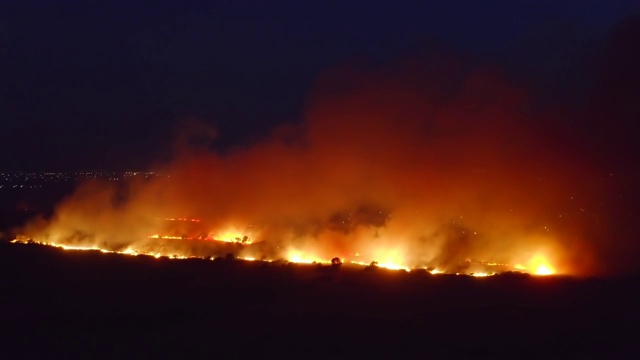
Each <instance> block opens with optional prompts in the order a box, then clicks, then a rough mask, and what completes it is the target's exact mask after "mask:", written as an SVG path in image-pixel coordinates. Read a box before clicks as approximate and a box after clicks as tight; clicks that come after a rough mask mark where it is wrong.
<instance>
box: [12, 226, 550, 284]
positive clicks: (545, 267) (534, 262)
mask: <svg viewBox="0 0 640 360" xmlns="http://www.w3.org/2000/svg"><path fill="white" fill-rule="evenodd" d="M148 238H150V239H188V238H185V237H178V236H161V235H159V234H154V235H150V236H148ZM238 238H239V233H236V232H231V231H229V232H225V233H222V235H221V236H219V237H217V238H215V240H217V241H222V242H234V243H237V242H238V241H237V239H238ZM200 240H203V239H200ZM204 240H209V239H204ZM11 243H24V244H27V243H36V244H40V245H47V246H52V247H56V248H60V249H63V250H76V251H100V252H102V253H114V254H122V255H130V256H139V255H146V256H153V257H155V258H160V257H166V258H170V259H189V258H203V259H211V257H209V256H187V255H184V254H180V253H172V252H170V251H166V250H161V251H158V250H157V249H162V247H158V248H153V247H152V249H153V250H150V249H146V250H145V249H143V248H142V247H140V248H138V247H134V246H129V247H126V248H124V249H122V250H112V249H105V248H101V247H99V246H80V245H69V244H61V243H55V242H47V241H37V240H33V239H29V238H27V237H23V236H19V237H17V238H16V239H14V240H12V241H11ZM240 243H242V242H240ZM245 244H247V245H248V244H251V242H245ZM380 253H381V254H382V253H383V252H380ZM356 254H357V255H354V257H357V258H358V260H355V259H347V261H346V263H347V264H351V265H357V266H367V267H369V266H370V267H379V268H384V269H389V270H398V271H411V270H413V269H424V270H427V271H428V272H429V273H431V274H433V275H438V274H446V273H447V272H446V271H444V270H442V269H438V268H426V267H410V266H407V265H405V264H404V263H403V262H402V261H401V259H400V258H399V256H398V253H397V252H390V254H391V255H390V256H389V257H387V258H396V259H398V260H397V261H381V262H379V261H376V260H372V261H371V262H365V261H362V260H360V259H362V254H360V253H356ZM236 258H237V259H240V260H246V261H265V262H271V261H273V259H267V258H264V257H263V258H261V259H258V258H256V257H255V256H246V257H243V256H236ZM285 260H286V261H288V262H291V263H299V264H312V263H316V264H330V263H332V261H331V260H330V259H324V258H322V257H319V256H314V255H313V254H311V253H308V252H304V251H300V250H295V249H290V250H288V251H287V252H286V256H285ZM474 264H475V266H476V268H475V269H479V267H478V265H477V264H481V265H483V266H485V267H484V268H485V269H488V270H491V269H496V268H502V269H513V270H518V271H522V272H526V273H531V274H532V275H541V276H543V275H553V274H555V273H556V270H555V269H554V267H553V266H552V265H550V262H549V260H548V259H547V258H546V257H544V256H543V255H541V254H537V255H535V256H534V257H532V259H531V260H530V261H529V264H530V266H529V267H525V266H524V265H522V264H516V265H515V266H509V265H508V264H505V263H494V262H487V263H482V262H475V263H474ZM530 269H531V270H530ZM455 274H456V275H469V276H473V277H488V276H493V275H497V274H499V272H498V271H473V272H466V273H465V272H455Z"/></svg>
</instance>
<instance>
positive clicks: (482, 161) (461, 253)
mask: <svg viewBox="0 0 640 360" xmlns="http://www.w3.org/2000/svg"><path fill="white" fill-rule="evenodd" d="M422 70H423V69H422V68H421V67H420V66H418V67H415V66H414V67H411V68H402V69H400V70H394V71H387V72H370V73H367V72H361V73H358V74H354V73H353V72H348V71H347V72H346V74H345V72H337V73H336V74H334V75H327V76H325V77H323V78H322V79H320V80H319V81H318V84H317V86H316V87H315V89H314V91H313V93H312V95H311V98H310V102H309V106H308V107H307V109H306V111H305V120H304V122H303V123H302V124H299V125H295V126H286V127H281V128H278V129H276V130H275V131H274V132H273V133H272V134H271V135H270V136H269V137H268V138H267V139H266V140H263V141H261V142H259V143H256V144H253V145H252V146H249V147H245V148H241V149H237V150H235V151H231V152H229V153H227V154H224V155H221V154H217V153H213V152H211V151H206V150H201V149H193V148H186V149H182V150H183V151H181V152H180V154H179V155H177V156H176V158H175V159H174V160H173V161H171V162H170V163H168V164H164V165H162V166H161V167H160V168H159V170H160V171H161V173H162V174H167V176H160V177H156V178H153V179H150V180H145V181H142V180H141V181H136V180H133V181H132V182H129V183H126V184H108V183H102V182H90V183H86V184H84V185H82V186H80V188H79V189H78V190H77V191H76V192H75V193H74V194H73V195H72V196H70V197H69V198H67V199H65V200H64V201H62V202H61V203H60V204H59V205H58V207H57V211H56V213H55V216H54V217H53V218H52V219H50V221H44V220H40V221H33V222H31V223H30V224H28V225H27V226H26V227H25V229H24V232H25V233H26V234H28V235H29V236H31V237H33V238H35V239H47V241H50V242H58V243H60V242H62V243H67V244H75V245H86V246H94V245H96V246H100V247H110V248H128V247H130V245H131V244H136V245H137V246H141V247H146V248H153V247H154V246H159V245H154V244H155V243H154V240H155V239H153V238H149V236H150V235H152V234H158V229H157V227H158V220H157V219H158V218H160V219H165V218H178V217H187V218H198V219H201V220H202V222H201V223H202V224H206V226H208V231H209V232H210V233H211V234H216V233H219V234H224V233H225V232H232V233H234V234H243V235H247V236H249V237H250V238H251V239H253V240H254V241H257V242H259V241H261V243H260V244H262V245H261V246H260V247H254V248H252V247H247V250H246V254H245V255H246V256H251V257H255V258H261V257H268V258H274V259H275V258H278V257H287V256H289V257H291V256H290V255H291V254H295V256H296V259H300V260H305V259H316V258H317V259H325V260H329V259H331V258H332V257H334V256H340V257H343V258H345V257H346V258H352V259H353V260H354V261H355V260H357V258H356V257H354V256H355V255H354V254H355V253H358V254H359V256H360V257H361V258H362V261H364V262H366V263H368V262H369V261H372V260H375V261H378V262H379V263H380V264H384V263H391V264H402V265H403V266H407V267H413V266H425V267H427V266H429V267H432V268H436V269H439V270H444V271H456V268H457V267H458V266H459V264H460V263H463V262H465V261H467V260H474V259H477V260H480V261H484V262H495V263H508V264H513V265H515V264H518V266H520V267H521V268H523V269H525V268H526V269H528V270H530V271H532V272H535V271H538V270H539V271H540V272H542V273H547V272H550V271H553V272H558V273H568V274H589V273H594V272H598V271H601V270H600V269H598V266H601V265H602V264H599V263H598V259H597V257H594V253H595V251H594V250H595V249H594V247H593V246H592V245H591V244H592V240H591V239H590V238H589V236H591V234H592V232H593V231H594V226H593V225H592V224H591V218H590V217H589V216H590V213H589V212H588V211H589V210H586V212H585V210H584V209H585V208H586V209H589V208H590V204H592V203H593V202H594V201H595V200H594V196H596V195H594V194H593V193H592V192H591V188H590V186H589V164H588V163H585V162H584V161H582V162H581V161H576V160H575V159H574V158H571V157H570V156H568V155H567V154H566V153H563V152H562V151H560V150H559V149H561V148H562V147H561V146H557V147H556V146H555V144H556V142H555V140H550V138H551V135H553V134H551V132H553V130H552V129H551V130H550V129H548V128H546V127H545V126H542V125H541V124H542V123H544V122H543V118H544V115H535V116H534V115H532V113H533V112H532V111H531V109H530V106H529V103H528V100H527V96H526V94H525V93H524V92H523V91H521V90H519V89H517V88H515V87H513V86H510V85H509V84H508V83H507V82H506V81H502V80H501V79H500V77H499V76H496V75H493V74H491V73H490V72H486V71H476V72H474V73H472V74H470V75H468V76H465V78H464V80H461V81H459V79H455V78H453V77H452V78H451V80H450V83H448V81H447V79H446V77H445V78H444V79H443V78H439V79H432V78H431V77H430V76H427V75H425V76H417V75H420V74H423V73H425V72H422ZM426 73H427V74H432V75H433V74H436V73H433V72H431V73H430V72H428V71H427V72H426ZM434 76H435V75H434ZM441 77H442V75H441ZM168 175H170V176H168ZM189 244H192V242H190V243H189ZM190 246H191V245H189V246H186V247H185V245H183V244H180V242H179V241H176V242H174V243H171V244H169V243H168V242H164V243H162V247H163V248H162V249H153V251H151V252H155V250H158V251H160V250H162V251H168V248H171V247H175V248H176V249H178V250H175V249H173V250H175V251H178V252H179V253H181V254H189V253H191V252H193V251H195V250H193V249H192V248H191V247H190ZM256 249H259V250H256ZM256 252H258V253H256ZM360 254H361V255H360ZM477 271H478V272H480V273H482V270H481V269H479V270H477Z"/></svg>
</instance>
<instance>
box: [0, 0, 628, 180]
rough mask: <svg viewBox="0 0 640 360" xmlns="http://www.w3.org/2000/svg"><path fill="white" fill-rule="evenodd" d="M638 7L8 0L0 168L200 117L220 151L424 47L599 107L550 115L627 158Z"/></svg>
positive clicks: (140, 138) (163, 131) (148, 137)
mask: <svg viewBox="0 0 640 360" xmlns="http://www.w3.org/2000/svg"><path fill="white" fill-rule="evenodd" d="M639 9H640V5H639V4H638V3H637V2H635V1H536V2H534V1H503V2H495V1H491V2H489V1H482V2H481V1H437V2H434V1H351V0H350V1H203V2H193V1H184V2H183V1H153V2H150V1H136V2H132V1H2V4H0V80H1V83H2V86H1V87H0V91H1V93H0V126H1V127H0V129H1V130H0V170H5V171H6V170H75V169H113V170H125V169H144V168H148V167H149V166H151V165H153V164H154V163H155V162H156V161H157V160H158V159H162V158H163V157H166V156H167V155H168V154H170V151H171V150H170V149H171V148H172V144H173V143H175V140H176V133H178V132H179V128H180V126H181V124H184V123H185V121H186V122H188V121H193V119H198V120H199V121H204V122H205V123H209V124H212V125H214V126H215V127H216V128H217V129H218V138H217V141H216V142H215V143H214V145H213V150H214V151H226V150H228V149H230V148H233V147H236V146H243V145H246V144H251V143H252V142H255V141H257V140H259V139H261V138H262V137H264V136H266V134H268V133H269V131H270V129H272V128H274V126H275V125H277V124H282V123H297V122H300V121H301V118H302V117H303V114H304V109H305V104H306V101H307V99H308V97H309V94H310V92H311V91H312V90H313V88H314V84H316V82H317V80H318V78H321V77H322V76H323V74H325V73H327V72H331V71H333V70H334V69H336V68H340V67H342V66H345V64H346V66H352V67H353V66H355V67H358V66H369V67H371V66H372V67H375V66H384V64H387V63H388V62H390V61H393V59H397V58H404V59H412V58H422V57H425V56H426V57H429V56H430V55H432V54H433V53H438V54H442V53H446V54H448V55H450V56H452V57H455V58H456V59H460V60H461V61H462V62H463V63H465V64H468V65H469V66H472V67H473V66H475V67H477V66H487V67H490V68H492V69H496V71H499V72H501V73H504V74H506V77H507V78H508V79H510V81H512V82H513V83H515V84H517V85H518V86H521V87H523V88H526V89H527V90H528V91H529V92H530V93H531V94H532V98H533V103H534V104H536V106H539V107H540V108H557V109H558V111H557V113H559V114H564V113H571V114H598V113H599V114H601V115H602V114H605V115H606V116H600V117H593V119H592V118H590V117H589V116H586V115H585V116H573V117H567V118H563V117H560V118H561V119H560V120H558V121H564V122H566V123H565V124H563V126H565V127H567V128H570V129H575V132H577V133H579V134H582V135H581V136H583V138H584V139H585V141H586V142H587V143H588V144H589V146H591V145H593V146H595V147H596V148H598V147H600V148H602V149H607V150H606V151H611V153H610V157H611V158H614V157H618V158H619V156H620V155H621V154H625V155H624V159H623V160H620V161H621V162H628V161H631V160H633V161H635V159H637V154H638V150H637V149H638V147H637V146H636V145H634V144H635V137H636V135H634V132H633V129H634V123H635V121H636V120H637V115H638V108H637V104H638V94H639V92H638V83H637V82H635V81H636V80H637V79H638V70H637V64H638V62H634V59H636V60H637V59H638V48H639V43H638V39H640V35H639V34H640V32H638V30H639V28H640V27H639V24H640V22H639V19H638V14H639ZM360 64H365V65H360ZM380 64H382V65H380ZM634 104H635V105H634ZM603 118H607V120H606V121H604V120H602V119H603ZM611 124H614V125H611ZM612 143H613V144H612ZM605 144H609V145H611V144H612V145H611V146H609V145H605ZM611 147H613V148H614V149H613V150H611V149H610V148H611ZM603 151H604V150H603ZM606 151H605V152H606ZM605 157H606V156H605Z"/></svg>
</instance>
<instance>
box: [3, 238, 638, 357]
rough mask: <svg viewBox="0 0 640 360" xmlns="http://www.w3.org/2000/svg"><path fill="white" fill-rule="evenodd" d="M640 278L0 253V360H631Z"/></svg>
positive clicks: (28, 250) (7, 249)
mask: <svg viewBox="0 0 640 360" xmlns="http://www.w3.org/2000/svg"><path fill="white" fill-rule="evenodd" d="M638 284H640V281H638V280H637V279H617V280H598V279H588V280H586V279H583V280H578V279H572V278H564V277H530V276H526V275H521V274H503V275H500V276H496V277H491V278H471V277H467V276H453V275H452V276H449V275H445V276H431V275H428V274H426V273H421V272H411V273H407V272H403V271H387V270H384V269H373V270H372V269H368V270H367V269H363V268H362V267H353V268H350V267H348V266H343V267H342V268H339V269H337V268H331V267H330V266H324V267H318V266H315V265H293V264H277V263H261V262H244V261H237V260H232V259H217V260H215V261H209V260H170V259H163V258H161V259H155V258H153V257H146V256H140V257H131V256H125V255H117V254H103V253H99V252H84V251H64V250H60V249H55V248H50V247H46V246H40V245H22V244H8V243H5V242H3V243H1V246H0V286H1V289H0V293H1V294H3V295H2V297H0V299H2V300H1V301H2V304H0V309H2V310H1V311H0V322H1V323H2V328H3V329H4V331H3V335H2V347H1V352H2V355H3V356H2V357H5V358H6V357H10V358H16V357H48V358H59V357H64V358H69V357H80V358H122V357H153V358H157V357H169V358H178V357H219V356H225V357H227V356H230V357H247V356H258V355H269V356H274V357H275V356H278V357H283V356H286V357H296V358H298V357H299V358H309V357H314V358H315V357H336V356H337V357H346V356H350V357H352V356H355V357H358V358H363V357H386V358H391V357H410V358H433V357H443V358H454V357H455V358H459V357H473V358H477V357H490V358H495V357H505V358H514V357H517V358H523V357H526V358H548V357H559V358H635V357H637V356H638V355H640V345H638V342H637V339H638V335H640V331H639V330H640V323H639V320H640V316H639V315H640V310H639V308H638V300H640V290H639V288H638Z"/></svg>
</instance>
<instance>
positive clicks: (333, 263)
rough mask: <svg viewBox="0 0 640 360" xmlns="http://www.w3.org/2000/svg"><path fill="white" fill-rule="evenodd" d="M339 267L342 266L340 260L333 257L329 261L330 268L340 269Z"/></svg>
mask: <svg viewBox="0 0 640 360" xmlns="http://www.w3.org/2000/svg"><path fill="white" fill-rule="evenodd" d="M341 265H342V260H340V258H339V257H334V258H333V259H331V266H333V267H340V266H341Z"/></svg>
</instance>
